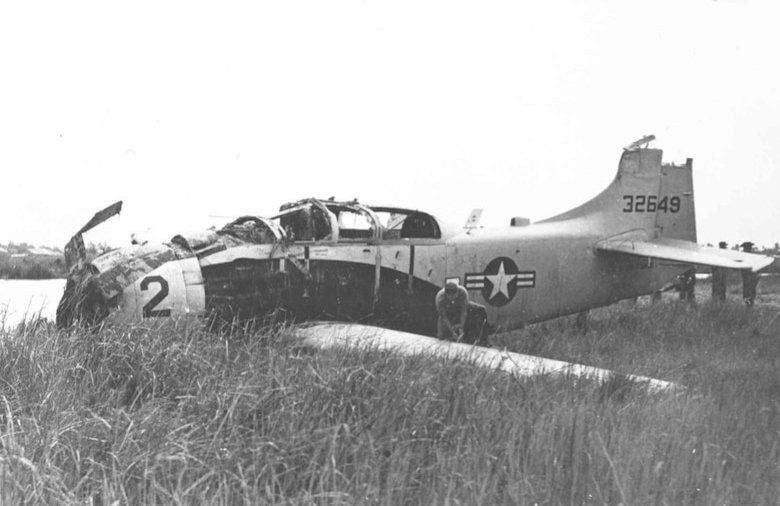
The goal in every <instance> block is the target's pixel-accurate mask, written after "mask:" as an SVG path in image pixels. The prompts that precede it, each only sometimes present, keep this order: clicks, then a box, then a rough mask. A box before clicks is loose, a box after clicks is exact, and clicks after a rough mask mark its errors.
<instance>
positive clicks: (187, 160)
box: [0, 0, 780, 247]
mask: <svg viewBox="0 0 780 506" xmlns="http://www.w3.org/2000/svg"><path fill="white" fill-rule="evenodd" d="M778 14H780V5H778V4H777V2H773V1H757V0H756V1H752V0H719V1H712V0H706V1H705V0H686V1H684V2H682V1H679V0H657V1H654V2H637V1H625V0H621V1H618V0H594V1H588V2H582V1H577V0H571V1H568V0H560V1H555V0H554V1H549V2H517V1H512V2H491V1H487V2H484V1H480V2H476V1H474V2H458V1H421V0H416V1H403V0H393V1H386V2H373V1H329V2H322V1H285V2H257V1H255V2H159V1H155V2H146V1H134V2H105V1H96V2H80V1H73V2H41V1H28V2H3V3H2V4H0V72H2V79H0V216H2V217H1V218H0V243H6V242H9V241H13V242H29V243H32V244H35V245H55V246H60V247H61V246H62V245H64V244H65V242H66V241H67V240H68V238H69V237H70V236H71V235H72V234H73V233H74V232H75V231H76V230H78V229H79V228H80V227H81V226H82V225H83V224H84V223H85V222H86V221H87V220H89V218H90V217H92V215H93V214H94V213H95V212H96V211H97V210H99V209H101V208H103V207H105V206H107V205H108V204H111V203H112V202H114V201H116V200H123V201H124V209H123V212H122V215H121V216H120V217H119V218H113V219H112V220H111V221H109V222H107V223H105V224H104V225H102V226H101V227H99V228H98V229H96V230H94V231H92V232H89V233H88V234H87V236H86V240H87V241H89V242H108V243H110V244H113V245H123V244H129V236H130V233H133V232H135V233H140V234H142V235H145V236H146V237H148V238H150V239H151V240H166V239H168V238H170V237H171V236H172V235H174V234H176V233H181V232H186V231H190V230H197V229H199V228H202V227H205V226H208V225H211V224H218V223H224V222H225V221H228V220H229V218H230V217H237V216H241V215H248V214H259V215H271V214H273V213H274V212H275V211H276V210H277V209H278V208H279V206H280V205H281V204H282V203H285V202H288V201H293V200H299V199H301V198H305V197H311V196H315V197H321V198H327V197H330V196H335V197H336V198H337V199H340V200H350V199H353V198H357V199H359V200H360V201H361V202H363V203H366V204H374V205H395V206H400V207H410V208H417V209H422V210H425V211H428V212H430V213H432V214H434V215H436V216H438V217H439V218H441V219H444V220H446V221H450V222H452V223H455V224H461V223H464V222H465V221H466V218H467V217H468V215H469V212H470V210H471V209H473V208H482V209H484V213H483V215H482V224H483V225H488V226H490V225H506V224H508V222H509V219H510V217H512V216H524V217H528V218H530V219H531V220H532V221H536V220H540V219H543V218H545V217H549V216H552V215H555V214H558V213H560V212H563V211H566V210H568V209H570V208H572V207H575V206H577V205H579V204H580V203H582V202H585V201H586V200H588V199H590V198H591V197H593V196H595V195H596V194H597V193H599V192H600V191H601V190H602V189H603V188H604V187H606V186H607V185H608V184H609V182H610V181H611V180H612V178H613V177H614V175H615V171H616V169H617V163H618V160H619V157H620V154H621V151H622V148H623V147H624V146H627V145H629V144H630V143H631V142H633V141H634V140H637V139H639V138H640V137H642V136H644V135H646V134H654V135H655V136H656V137H657V140H656V141H654V142H653V143H652V146H653V147H658V148H661V149H663V150H664V160H665V161H667V162H677V163H684V162H685V159H686V158H688V157H690V158H693V166H694V185H695V198H696V211H697V225H698V232H699V242H700V243H708V242H709V243H717V242H718V241H721V240H725V241H728V242H729V243H732V244H733V243H736V242H742V241H745V240H751V241H753V242H755V243H757V244H760V245H767V246H771V245H773V244H774V243H776V242H780V226H779V225H778V224H780V198H778V196H779V195H780V170H778V169H779V168H780V66H778V65H777V61H778V51H780V30H777V29H776V24H777V20H778V19H779V18H778ZM214 216H218V217H227V218H214Z"/></svg>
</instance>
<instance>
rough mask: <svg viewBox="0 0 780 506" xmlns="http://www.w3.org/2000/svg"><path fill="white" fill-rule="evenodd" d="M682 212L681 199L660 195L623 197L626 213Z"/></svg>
mask: <svg viewBox="0 0 780 506" xmlns="http://www.w3.org/2000/svg"><path fill="white" fill-rule="evenodd" d="M679 211H680V197H668V196H664V197H661V198H658V195H623V212H624V213H655V212H664V213H677V212H679Z"/></svg>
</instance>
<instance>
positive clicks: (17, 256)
mask: <svg viewBox="0 0 780 506" xmlns="http://www.w3.org/2000/svg"><path fill="white" fill-rule="evenodd" d="M109 249H111V248H110V247H109V246H108V245H106V244H92V243H90V244H88V245H87V257H88V258H95V257H96V256H98V255H100V254H102V253H104V252H106V251H108V250H109ZM40 250H47V251H46V252H45V254H41V251H40ZM67 275H68V269H67V268H66V266H65V258H64V256H63V255H62V253H60V252H59V250H54V249H52V248H36V247H35V246H33V245H31V244H27V243H12V242H11V243H8V244H6V245H2V244H0V279H55V278H64V277H66V276H67Z"/></svg>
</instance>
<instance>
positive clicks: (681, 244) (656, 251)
mask: <svg viewBox="0 0 780 506" xmlns="http://www.w3.org/2000/svg"><path fill="white" fill-rule="evenodd" d="M596 250H598V251H611V252H616V253H624V254H626V255H634V256H640V257H649V258H657V259H659V260H669V261H673V262H680V263H686V264H697V265H709V266H711V267H724V268H727V269H739V270H750V271H753V272H756V271H759V270H761V269H763V268H765V267H767V266H769V265H771V264H772V262H773V261H774V258H772V257H769V256H765V255H757V254H754V253H743V252H741V251H733V250H726V249H719V248H713V247H710V246H699V245H698V244H695V243H692V242H689V241H682V240H679V239H668V238H663V237H659V238H656V239H651V240H642V239H637V238H630V237H626V238H612V239H605V240H603V241H600V242H599V243H597V244H596Z"/></svg>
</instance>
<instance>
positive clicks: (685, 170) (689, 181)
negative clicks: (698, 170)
mask: <svg viewBox="0 0 780 506" xmlns="http://www.w3.org/2000/svg"><path fill="white" fill-rule="evenodd" d="M678 198H679V202H680V206H679V210H678V211H676V212H672V208H671V204H670V207H669V210H668V212H663V211H662V210H661V209H660V207H661V206H660V203H663V201H664V199H667V202H670V201H671V200H672V199H678ZM658 202H659V209H658V212H656V215H655V226H656V227H657V228H658V231H659V234H660V235H661V237H666V238H669V239H681V240H684V241H691V242H696V206H694V201H693V159H691V158H688V159H687V160H686V161H685V165H675V164H673V163H670V164H664V165H663V166H661V189H660V191H659V192H658ZM675 202H676V200H675ZM676 208H677V207H676V206H675V209H676Z"/></svg>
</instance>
